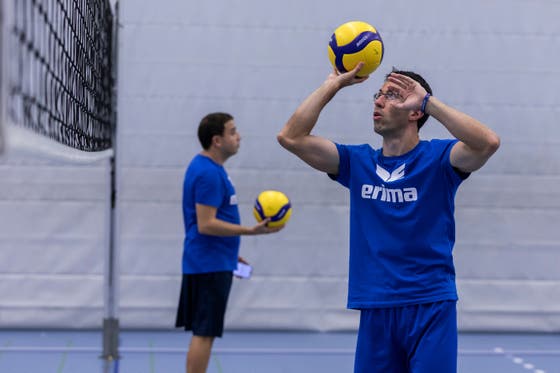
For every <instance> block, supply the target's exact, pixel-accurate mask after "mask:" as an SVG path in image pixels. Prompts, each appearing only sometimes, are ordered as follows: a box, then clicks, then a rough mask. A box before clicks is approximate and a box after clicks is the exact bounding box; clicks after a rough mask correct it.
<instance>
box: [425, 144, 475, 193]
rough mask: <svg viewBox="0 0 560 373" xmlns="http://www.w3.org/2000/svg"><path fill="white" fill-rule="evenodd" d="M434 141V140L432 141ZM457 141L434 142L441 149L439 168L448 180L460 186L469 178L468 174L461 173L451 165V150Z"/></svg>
mask: <svg viewBox="0 0 560 373" xmlns="http://www.w3.org/2000/svg"><path fill="white" fill-rule="evenodd" d="M432 141H434V140H432ZM458 142H459V140H457V139H454V140H436V143H437V144H438V147H441V158H440V160H441V167H442V169H443V171H444V173H445V174H446V175H447V176H448V177H449V178H450V180H451V181H452V182H454V183H456V184H460V183H461V182H462V181H463V180H465V179H466V178H467V177H469V175H470V173H469V172H463V171H461V170H459V169H458V168H455V167H453V165H452V164H451V150H452V149H453V147H454V146H455V144H457V143H458Z"/></svg>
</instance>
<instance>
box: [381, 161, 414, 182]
mask: <svg viewBox="0 0 560 373" xmlns="http://www.w3.org/2000/svg"><path fill="white" fill-rule="evenodd" d="M376 166H377V167H376V169H375V173H376V174H377V176H379V177H380V178H381V180H383V181H384V182H386V183H391V182H393V181H397V180H400V179H402V178H403V177H404V167H405V166H406V163H403V164H402V165H401V166H399V167H397V168H396V169H395V170H394V171H393V172H389V171H387V170H386V169H384V168H383V167H381V166H380V165H376Z"/></svg>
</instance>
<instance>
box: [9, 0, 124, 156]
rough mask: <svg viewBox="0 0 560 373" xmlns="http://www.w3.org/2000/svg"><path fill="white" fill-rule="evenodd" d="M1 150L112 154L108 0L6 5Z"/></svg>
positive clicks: (27, 0) (23, 0)
mask: <svg viewBox="0 0 560 373" xmlns="http://www.w3.org/2000/svg"><path fill="white" fill-rule="evenodd" d="M2 15H3V17H2V18H3V25H2V57H3V58H2V65H3V67H2V68H3V76H2V85H3V94H2V101H3V102H2V106H3V108H4V114H3V117H4V118H3V122H4V128H3V132H4V134H3V135H4V138H5V145H6V148H7V149H8V150H9V149H10V148H15V149H20V150H21V149H26V150H31V151H40V152H46V153H54V155H55V156H63V157H70V158H76V159H80V160H84V159H85V160H87V159H97V158H103V157H108V156H110V155H111V154H112V151H111V149H112V138H113V131H114V124H115V123H114V122H115V120H114V100H113V85H114V84H113V83H114V75H113V70H112V69H113V67H112V66H113V15H112V11H111V5H110V3H109V0H4V1H3V9H2Z"/></svg>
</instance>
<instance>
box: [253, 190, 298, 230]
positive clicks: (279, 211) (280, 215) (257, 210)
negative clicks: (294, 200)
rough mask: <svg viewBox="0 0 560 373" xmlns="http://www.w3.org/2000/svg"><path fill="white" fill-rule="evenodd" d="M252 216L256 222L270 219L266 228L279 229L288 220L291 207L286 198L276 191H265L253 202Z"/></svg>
mask: <svg viewBox="0 0 560 373" xmlns="http://www.w3.org/2000/svg"><path fill="white" fill-rule="evenodd" d="M253 215H255V219H257V221H258V222H261V221H263V220H264V219H266V218H270V221H269V222H268V224H267V226H269V227H280V226H282V225H284V224H286V222H287V221H288V220H289V219H290V216H291V215H292V205H291V204H290V200H289V199H288V197H287V196H286V195H285V194H284V193H282V192H279V191H277V190H265V191H264V192H261V193H260V194H259V195H258V197H257V199H256V200H255V205H254V207H253Z"/></svg>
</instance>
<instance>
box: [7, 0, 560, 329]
mask: <svg viewBox="0 0 560 373" xmlns="http://www.w3.org/2000/svg"><path fill="white" fill-rule="evenodd" d="M119 6H120V18H119V23H120V27H119V45H118V47H119V49H118V50H119V66H118V73H119V81H118V144H117V145H118V147H117V155H118V178H119V179H118V188H119V190H118V211H119V215H118V225H119V231H118V236H117V243H118V248H119V250H120V257H119V259H120V276H119V281H120V292H119V294H120V310H119V315H118V316H119V317H120V321H121V325H122V326H123V327H125V328H127V327H143V328H144V327H150V328H151V327H153V328H161V327H162V328H171V327H172V326H173V323H174V317H175V310H176V304H177V298H178V292H179V284H180V276H181V274H180V270H181V252H182V239H183V226H182V216H181V186H182V179H183V172H184V169H185V167H186V166H187V164H188V162H189V161H190V159H191V157H192V156H193V155H194V154H196V153H197V152H198V151H199V144H198V141H197V139H196V128H197V125H198V122H199V120H200V118H201V117H202V116H204V115H205V114H207V113H208V112H211V111H227V112H230V113H232V114H233V115H234V116H235V118H236V123H237V125H238V128H239V130H240V132H241V135H242V146H241V149H240V152H239V154H238V155H236V156H235V157H234V158H232V159H231V160H229V161H228V162H227V163H226V168H227V169H228V171H229V173H230V175H231V177H232V179H233V180H234V182H235V185H236V189H237V194H238V196H239V198H240V211H241V215H242V220H243V222H244V223H245V224H247V225H250V224H253V221H254V219H253V217H252V214H251V207H252V203H253V200H254V198H255V197H256V195H257V194H258V193H259V192H260V191H261V190H263V189H268V188H275V189H279V190H283V191H284V192H285V193H287V194H288V195H289V196H290V197H291V199H292V203H293V206H294V213H293V215H292V220H291V221H290V223H289V225H288V226H287V227H286V229H284V230H283V231H282V232H281V233H279V234H277V235H267V236H260V237H243V238H242V248H241V253H242V255H243V256H244V257H246V258H247V259H248V260H249V261H250V262H251V263H252V264H253V265H254V267H255V272H254V278H252V279H251V280H249V281H235V283H234V288H233V291H232V295H231V298H230V303H229V306H230V307H229V309H228V313H227V317H226V326H227V327H228V328H230V329H231V328H243V329H260V328H273V329H311V330H341V329H354V328H355V327H356V326H357V312H355V311H349V310H346V309H345V304H346V281H347V258H348V252H347V250H348V249H347V246H348V243H347V241H348V198H347V194H346V191H345V190H344V189H343V188H342V187H340V186H338V185H337V184H336V183H334V182H332V181H330V180H329V179H328V178H327V177H326V176H325V175H323V174H321V173H319V172H315V171H313V170H311V169H310V168H308V167H307V166H305V165H304V164H302V163H301V162H300V161H299V160H297V159H296V158H295V157H293V156H291V155H290V154H289V153H287V152H286V151H284V150H282V149H281V148H280V147H279V146H278V145H277V143H276V140H275V135H276V133H277V132H278V131H279V130H280V128H281V127H282V126H283V124H284V122H285V121H286V120H287V119H288V117H289V116H290V114H291V113H292V112H293V110H294V109H295V108H296V107H297V105H298V104H299V102H300V101H301V100H303V99H304V98H305V97H306V96H307V95H308V94H309V93H310V92H312V91H313V90H314V89H315V88H316V87H317V86H318V85H319V84H320V83H321V82H322V81H323V80H324V78H325V77H326V76H327V74H328V73H329V70H330V66H329V63H328V59H327V51H326V48H327V43H328V40H329V37H330V35H331V33H332V31H333V30H334V28H336V26H338V25H339V24H341V23H343V22H346V21H348V20H352V19H360V20H364V21H367V22H370V23H372V24H373V25H375V26H376V27H377V28H378V29H379V31H380V32H381V34H382V37H383V40H384V42H385V46H386V54H385V60H384V61H383V64H382V66H381V67H380V68H379V70H378V71H377V72H376V73H374V74H373V76H372V77H371V78H370V79H369V80H368V82H366V83H364V84H362V85H360V86H354V87H350V88H347V89H345V90H344V91H342V92H340V94H339V95H337V97H335V99H334V100H333V101H332V102H331V104H330V105H329V106H328V107H327V108H326V109H325V111H324V112H323V114H322V115H321V118H320V123H319V124H318V126H317V133H318V134H321V135H323V136H325V137H328V138H331V139H333V140H335V141H338V142H347V143H363V142H370V143H371V144H372V145H374V146H378V145H379V139H378V138H377V136H376V135H374V134H373V133H372V130H371V119H370V118H371V107H372V106H371V105H372V103H371V96H372V94H373V92H375V91H376V90H377V89H378V87H379V86H380V84H381V82H382V81H383V78H384V75H385V74H386V73H387V72H388V71H389V70H390V69H391V66H393V65H395V66H398V67H400V68H404V69H412V70H415V71H417V72H420V73H421V74H422V75H424V76H425V78H426V79H427V80H428V81H429V82H430V84H431V85H432V87H433V89H434V91H435V94H436V95H437V96H438V97H440V98H441V99H442V100H444V101H445V102H447V103H449V104H451V105H453V106H455V107H457V108H459V109H461V110H464V111H466V112H468V113H469V114H471V115H473V116H475V117H477V118H478V119H480V120H482V121H483V122H485V123H487V124H488V125H489V126H490V127H491V128H493V129H494V130H495V131H497V132H498V133H499V134H500V136H501V138H502V146H501V148H500V150H499V151H498V153H497V154H496V155H495V156H494V157H493V158H492V159H491V160H490V162H489V163H488V164H487V165H486V166H485V168H484V169H482V170H481V171H479V172H477V173H476V174H473V175H472V176H471V177H470V178H469V179H468V180H467V181H466V182H465V183H464V184H463V185H462V186H461V188H460V190H459V193H458V196H457V213H456V217H457V244H456V247H455V259H456V266H457V274H458V287H459V292H460V298H461V299H460V302H459V322H460V327H461V329H462V330H508V331H513V330H534V331H559V330H560V301H559V299H560V290H558V289H560V286H559V285H560V272H559V271H558V266H557V264H556V263H558V262H559V261H560V230H559V229H558V228H557V226H558V222H559V221H560V190H559V188H558V187H557V185H559V184H558V183H559V181H560V155H558V152H557V151H556V149H557V148H558V145H559V142H560V140H559V139H560V130H559V129H558V125H557V122H556V120H557V117H558V114H559V108H560V94H559V93H558V90H557V85H558V84H557V82H559V81H560V52H559V51H560V24H559V23H558V22H557V19H556V18H557V15H558V14H560V3H559V2H558V1H550V0H491V1H483V0H474V1H471V2H468V3H465V2H458V1H448V0H429V1H424V2H411V1H404V0H393V1H390V2H388V1H383V2H382V1H358V2H354V3H353V5H352V6H347V5H342V3H341V2H339V1H337V2H335V1H312V0H303V1H302V0H285V1H282V2H278V1H268V0H243V1H240V0H237V1H234V0H232V1H219V0H206V1H193V0H167V1H158V2H156V1H148V0H121V1H120V4H119ZM421 134H422V136H423V137H424V138H431V137H447V136H448V134H447V133H445V131H444V130H443V129H442V127H441V125H439V124H438V123H437V122H435V121H433V120H430V121H429V122H428V124H427V125H426V128H424V129H422V131H421ZM0 162H1V163H0V172H1V175H2V177H1V178H0V206H2V207H1V208H2V210H1V212H0V219H1V220H2V221H1V222H0V255H1V257H0V259H1V260H0V297H1V299H3V301H2V302H1V303H0V325H2V326H22V325H23V326H34V325H43V326H60V325H63V326H72V327H94V326H99V325H100V322H101V318H102V301H103V295H102V271H103V256H102V250H103V245H104V242H103V235H104V231H103V229H104V228H103V227H104V216H103V213H102V211H103V206H104V202H103V198H104V193H105V189H104V182H105V181H106V180H104V177H105V175H106V172H105V171H106V170H105V169H104V168H103V167H101V168H99V166H94V167H93V169H92V170H86V171H92V172H85V171H84V170H83V169H81V168H80V169H77V168H76V167H72V166H70V167H66V166H64V167H62V166H51V165H48V164H44V163H43V162H37V161H29V160H26V161H21V160H9V161H6V160H2V161H0ZM22 162H23V163H22ZM88 175H89V176H88ZM83 178H86V179H85V181H84V182H82V181H80V180H84V179H83ZM60 184H62V185H64V186H65V187H67V188H65V189H64V190H71V191H72V192H69V194H67V193H66V192H61V189H60V188H59V187H58V186H59V185H60ZM52 195H54V197H52ZM29 227H32V229H29ZM86 228H87V229H86ZM30 231H31V233H30ZM31 315H33V316H32V317H31ZM30 320H32V321H30Z"/></svg>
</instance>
